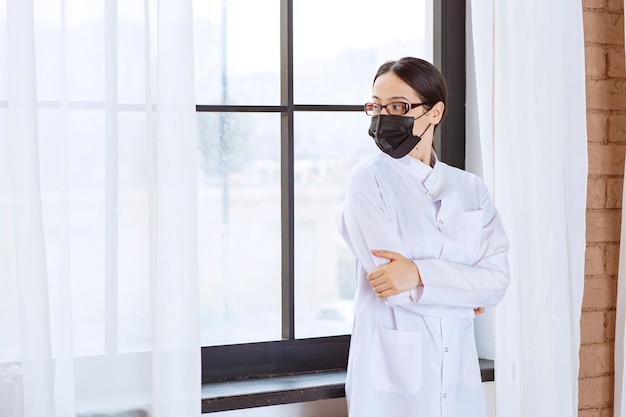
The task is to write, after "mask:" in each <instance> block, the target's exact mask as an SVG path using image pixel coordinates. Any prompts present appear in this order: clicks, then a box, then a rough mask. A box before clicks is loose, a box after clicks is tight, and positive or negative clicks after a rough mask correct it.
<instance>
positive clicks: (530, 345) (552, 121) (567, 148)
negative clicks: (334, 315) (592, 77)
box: [468, 0, 587, 417]
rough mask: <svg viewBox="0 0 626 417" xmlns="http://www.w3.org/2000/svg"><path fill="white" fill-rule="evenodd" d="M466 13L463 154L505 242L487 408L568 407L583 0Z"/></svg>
mask: <svg viewBox="0 0 626 417" xmlns="http://www.w3.org/2000/svg"><path fill="white" fill-rule="evenodd" d="M468 16H469V19H468V46H469V48H468V51H469V54H468V67H469V70H468V108H471V107H474V108H475V110H474V111H469V112H468V126H469V129H468V131H469V132H470V135H469V136H470V138H469V140H468V147H474V148H473V149H471V150H470V151H468V156H469V157H472V156H473V157H478V158H480V160H481V162H482V164H481V171H482V175H483V177H484V178H485V180H486V181H487V183H488V184H489V185H490V186H491V191H492V195H493V198H494V200H495V203H496V205H497V207H498V208H499V210H500V212H501V215H502V219H503V222H504V225H505V228H506V230H507V233H508V235H509V238H510V241H511V248H512V251H511V255H510V261H511V269H512V283H511V286H510V288H509V290H508V291H507V294H506V296H505V298H504V300H503V301H502V303H501V304H500V305H499V306H498V307H496V309H495V363H496V369H495V371H496V375H495V377H496V412H497V415H498V417H513V416H519V417H525V416H550V417H558V416H570V417H571V416H576V415H577V413H578V410H577V408H578V405H577V402H578V350H579V345H580V330H579V326H580V311H581V307H582V294H583V283H584V253H585V209H586V184H587V139H586V120H585V69H584V40H583V25H582V8H581V6H580V3H578V2H571V1H566V0H559V1H553V2H545V1H541V0H528V1H524V2H513V1H504V2H501V1H496V0H491V1H468ZM475 165H476V164H474V166H475Z"/></svg>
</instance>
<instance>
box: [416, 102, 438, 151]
mask: <svg viewBox="0 0 626 417" xmlns="http://www.w3.org/2000/svg"><path fill="white" fill-rule="evenodd" d="M429 111H430V109H428V110H427V111H425V112H424V113H422V114H420V115H419V116H417V117H414V118H413V122H415V121H416V120H417V119H419V118H420V117H422V116H423V115H425V114H426V113H428V112H429ZM432 125H433V124H432V123H428V126H426V129H424V131H423V132H422V134H421V135H419V137H420V138H421V137H422V136H424V133H426V131H427V130H428V129H429V128H430V127H431V126H432ZM433 143H434V142H433Z"/></svg>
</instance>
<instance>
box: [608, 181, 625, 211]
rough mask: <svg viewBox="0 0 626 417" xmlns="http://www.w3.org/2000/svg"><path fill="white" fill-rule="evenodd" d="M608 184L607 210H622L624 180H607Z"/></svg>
mask: <svg viewBox="0 0 626 417" xmlns="http://www.w3.org/2000/svg"><path fill="white" fill-rule="evenodd" d="M606 184H607V185H606V208H622V192H623V190H624V178H623V177H622V178H607V180H606Z"/></svg>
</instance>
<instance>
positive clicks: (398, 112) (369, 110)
mask: <svg viewBox="0 0 626 417" xmlns="http://www.w3.org/2000/svg"><path fill="white" fill-rule="evenodd" d="M424 104H426V103H403V102H400V101H399V102H397V103H389V104H385V105H384V106H383V105H382V104H377V103H365V113H366V114H367V115H368V116H377V115H379V114H380V113H382V111H383V109H385V110H387V113H388V114H390V115H392V116H402V115H405V114H407V113H408V112H409V111H410V110H412V109H414V108H416V107H419V106H423V105H424Z"/></svg>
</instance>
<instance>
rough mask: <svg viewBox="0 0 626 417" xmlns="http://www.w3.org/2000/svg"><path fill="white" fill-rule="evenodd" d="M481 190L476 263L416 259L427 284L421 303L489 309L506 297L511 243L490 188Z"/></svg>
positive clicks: (422, 293) (423, 280)
mask: <svg viewBox="0 0 626 417" xmlns="http://www.w3.org/2000/svg"><path fill="white" fill-rule="evenodd" d="M481 193H482V196H481V200H482V201H481V207H482V208H483V210H484V215H483V219H482V229H481V234H480V249H479V252H478V257H477V261H476V263H474V264H473V265H464V264H460V263H455V262H450V261H446V260H444V259H419V260H414V262H415V264H416V265H417V268H418V269H419V271H420V275H421V278H422V282H423V284H424V287H423V289H422V290H421V291H420V292H421V294H420V297H419V301H418V302H419V304H422V305H439V306H455V307H470V308H476V307H485V308H489V307H493V306H494V305H496V304H497V303H499V302H500V300H501V299H502V297H503V296H504V293H505V291H506V288H507V287H508V285H509V282H510V272H509V263H508V251H509V243H508V240H507V237H506V234H505V232H504V229H503V227H502V223H501V221H500V217H499V215H498V212H497V210H496V208H495V207H494V205H493V203H492V202H491V198H490V196H489V193H488V191H487V188H486V187H484V186H483V187H482V191H481Z"/></svg>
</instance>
